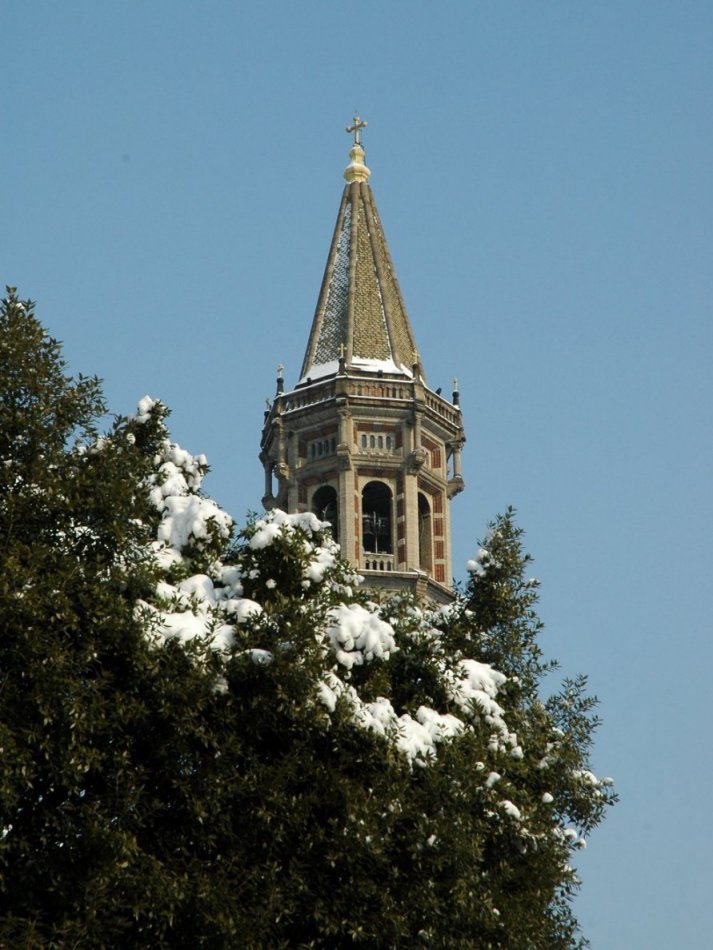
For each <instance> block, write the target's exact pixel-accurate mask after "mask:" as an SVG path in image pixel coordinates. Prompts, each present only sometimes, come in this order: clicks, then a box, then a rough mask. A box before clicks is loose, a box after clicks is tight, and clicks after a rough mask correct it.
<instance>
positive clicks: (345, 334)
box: [302, 116, 417, 381]
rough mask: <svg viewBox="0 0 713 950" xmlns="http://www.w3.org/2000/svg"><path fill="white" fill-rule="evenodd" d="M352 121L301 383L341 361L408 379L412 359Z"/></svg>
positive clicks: (333, 369)
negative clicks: (347, 160) (343, 180)
mask: <svg viewBox="0 0 713 950" xmlns="http://www.w3.org/2000/svg"><path fill="white" fill-rule="evenodd" d="M365 126H366V122H364V121H362V120H361V119H360V118H359V117H358V116H355V117H354V124H353V125H352V126H350V127H349V128H348V129H347V132H350V133H354V144H353V146H352V149H351V151H350V153H349V156H350V159H351V161H350V163H349V165H348V166H347V168H346V170H345V172H344V177H345V178H346V180H347V184H346V186H345V188H344V193H343V195H342V201H341V204H340V206H339V214H338V215H337V224H336V227H335V229H334V237H333V238H332V244H331V248H330V251H329V258H328V260H327V267H326V269H325V272H324V279H323V281H322V289H321V291H320V294H319V299H318V301H317V309H316V311H315V315H314V320H313V322H312V330H311V332H310V337H309V342H308V344H307V352H306V354H305V359H304V363H303V365H302V381H304V380H306V379H308V378H311V379H318V378H320V377H323V376H329V375H333V374H335V373H336V372H337V371H338V368H339V361H340V359H343V360H344V361H345V363H346V366H347V367H348V369H349V370H350V371H361V372H367V373H368V372H374V373H376V372H379V371H381V372H385V373H397V374H400V375H405V376H411V375H412V368H413V364H414V362H415V361H417V355H416V344H415V340H414V336H413V330H412V329H411V324H410V322H409V319H408V315H407V313H406V307H405V306H404V302H403V298H402V296H401V291H400V289H399V284H398V280H397V279H396V273H395V271H394V266H393V263H392V261H391V255H390V254H389V249H388V246H387V243H386V238H385V236H384V231H383V228H382V226H381V221H380V219H379V213H378V211H377V210H376V204H375V203H374V197H373V195H372V192H371V188H370V187H369V185H368V184H367V179H368V177H369V175H370V174H371V172H370V170H369V169H368V168H367V167H366V165H365V164H364V149H363V147H362V145H361V142H360V135H359V133H360V131H361V129H363V128H364V127H365Z"/></svg>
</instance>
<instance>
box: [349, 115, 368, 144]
mask: <svg viewBox="0 0 713 950" xmlns="http://www.w3.org/2000/svg"><path fill="white" fill-rule="evenodd" d="M368 124H369V123H368V122H365V121H364V120H363V119H360V118H359V116H358V115H357V114H356V110H355V111H354V125H348V126H347V132H350V133H351V132H353V133H354V144H355V145H361V142H360V141H359V132H360V131H361V130H362V129H365V128H366V127H367V125H368Z"/></svg>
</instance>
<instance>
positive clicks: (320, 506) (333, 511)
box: [312, 485, 339, 542]
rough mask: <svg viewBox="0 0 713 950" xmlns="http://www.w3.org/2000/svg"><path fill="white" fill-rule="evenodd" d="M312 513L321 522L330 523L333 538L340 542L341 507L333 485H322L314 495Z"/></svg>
mask: <svg viewBox="0 0 713 950" xmlns="http://www.w3.org/2000/svg"><path fill="white" fill-rule="evenodd" d="M312 512H313V513H314V514H315V515H317V517H318V518H319V520H320V521H328V522H329V526H330V528H331V529H332V537H333V538H334V540H335V541H337V542H338V541H339V505H338V501H337V491H336V489H335V488H333V487H332V486H331V485H322V487H321V488H318V489H317V491H316V492H315V493H314V495H312Z"/></svg>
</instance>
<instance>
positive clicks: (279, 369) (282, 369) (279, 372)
mask: <svg viewBox="0 0 713 950" xmlns="http://www.w3.org/2000/svg"><path fill="white" fill-rule="evenodd" d="M284 372H285V367H284V366H283V365H282V363H278V364H277V375H278V376H282V374H283V373H284Z"/></svg>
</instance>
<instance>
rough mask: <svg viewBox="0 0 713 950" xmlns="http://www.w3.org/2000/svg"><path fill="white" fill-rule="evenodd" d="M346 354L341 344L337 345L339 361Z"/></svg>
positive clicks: (344, 347) (345, 349)
mask: <svg viewBox="0 0 713 950" xmlns="http://www.w3.org/2000/svg"><path fill="white" fill-rule="evenodd" d="M346 352H347V348H346V346H345V345H344V344H343V343H340V344H339V359H340V360H343V359H344V354H345V353H346Z"/></svg>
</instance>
